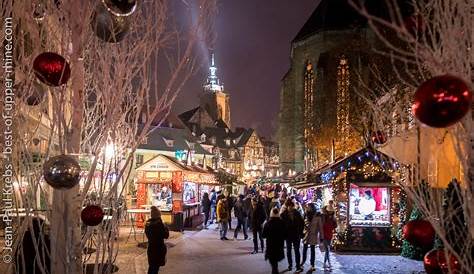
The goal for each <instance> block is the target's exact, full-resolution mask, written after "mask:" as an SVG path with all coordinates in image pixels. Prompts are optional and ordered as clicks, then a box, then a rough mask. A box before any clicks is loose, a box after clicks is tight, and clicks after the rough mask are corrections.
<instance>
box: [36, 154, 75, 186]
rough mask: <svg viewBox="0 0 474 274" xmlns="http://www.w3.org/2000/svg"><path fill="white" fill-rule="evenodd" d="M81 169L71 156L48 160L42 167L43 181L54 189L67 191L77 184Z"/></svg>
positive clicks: (60, 156) (59, 156) (55, 157)
mask: <svg viewBox="0 0 474 274" xmlns="http://www.w3.org/2000/svg"><path fill="white" fill-rule="evenodd" d="M80 172H81V168H80V166H79V164H78V163H77V161H76V160H75V159H74V158H72V157H71V156H67V155H58V156H54V157H52V158H49V159H48V161H46V163H45V164H44V166H43V176H44V179H45V181H46V182H47V183H48V184H49V185H50V186H52V187H54V188H55V189H69V188H72V187H74V186H75V185H77V184H78V183H79V176H80Z"/></svg>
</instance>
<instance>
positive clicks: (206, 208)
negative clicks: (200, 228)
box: [201, 192, 211, 229]
mask: <svg viewBox="0 0 474 274" xmlns="http://www.w3.org/2000/svg"><path fill="white" fill-rule="evenodd" d="M201 208H202V213H204V229H207V222H208V221H209V215H210V213H211V200H210V199H209V194H208V193H207V192H204V194H203V195H202V201H201Z"/></svg>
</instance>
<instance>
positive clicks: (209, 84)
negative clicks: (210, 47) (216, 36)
mask: <svg viewBox="0 0 474 274" xmlns="http://www.w3.org/2000/svg"><path fill="white" fill-rule="evenodd" d="M204 90H206V91H211V92H217V91H223V90H224V86H223V85H221V84H220V83H219V78H218V77H217V67H216V64H215V58H214V53H213V52H212V53H211V65H210V66H209V74H208V76H207V81H206V84H205V85H204Z"/></svg>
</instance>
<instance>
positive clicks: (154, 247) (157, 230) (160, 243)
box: [145, 206, 170, 274]
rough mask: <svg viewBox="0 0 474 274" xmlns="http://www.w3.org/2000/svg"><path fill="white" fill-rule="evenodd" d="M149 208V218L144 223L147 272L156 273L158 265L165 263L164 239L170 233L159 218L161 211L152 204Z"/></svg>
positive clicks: (149, 273) (158, 268)
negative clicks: (146, 242) (146, 245)
mask: <svg viewBox="0 0 474 274" xmlns="http://www.w3.org/2000/svg"><path fill="white" fill-rule="evenodd" d="M150 210H151V212H150V215H151V218H150V219H148V220H147V221H146V224H145V234H146V238H147V239H148V248H147V255H148V274H157V273H158V271H159V270H160V267H161V266H164V265H165V264H166V245H165V239H168V238H169V236H170V233H169V230H168V228H167V227H166V226H165V224H163V221H162V220H161V211H160V210H159V209H158V208H157V207H156V206H152V207H151V208H150Z"/></svg>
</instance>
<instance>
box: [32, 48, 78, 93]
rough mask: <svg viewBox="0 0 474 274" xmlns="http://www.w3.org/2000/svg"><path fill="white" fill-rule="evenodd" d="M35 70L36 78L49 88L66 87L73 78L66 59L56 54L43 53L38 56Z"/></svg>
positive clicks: (34, 64)
mask: <svg viewBox="0 0 474 274" xmlns="http://www.w3.org/2000/svg"><path fill="white" fill-rule="evenodd" d="M33 69H34V72H35V75H36V77H38V79H39V80H40V81H41V82H43V83H45V84H47V85H49V86H61V85H64V84H65V83H66V82H67V81H68V80H69V77H70V76H71V68H70V67H69V64H68V62H67V61H66V59H64V57H62V56H61V55H59V54H56V53H54V52H43V53H41V54H40V55H38V56H36V58H35V60H34V62H33Z"/></svg>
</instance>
